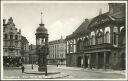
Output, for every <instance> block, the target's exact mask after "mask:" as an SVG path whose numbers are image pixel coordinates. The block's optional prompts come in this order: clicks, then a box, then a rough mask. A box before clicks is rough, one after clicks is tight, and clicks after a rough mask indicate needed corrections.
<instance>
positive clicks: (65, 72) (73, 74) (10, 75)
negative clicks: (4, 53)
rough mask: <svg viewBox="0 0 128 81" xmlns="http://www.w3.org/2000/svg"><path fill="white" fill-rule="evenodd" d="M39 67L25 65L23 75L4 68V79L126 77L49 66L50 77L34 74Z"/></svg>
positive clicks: (106, 72) (100, 71) (14, 70)
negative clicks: (32, 67)
mask: <svg viewBox="0 0 128 81" xmlns="http://www.w3.org/2000/svg"><path fill="white" fill-rule="evenodd" d="M37 69H38V66H37V65H34V69H33V70H32V69H31V65H25V72H26V73H22V72H21V69H20V68H4V74H3V75H4V78H6V79H42V78H48V79H117V78H118V79H124V78H125V75H124V74H121V73H117V72H110V71H103V70H99V71H96V70H89V69H83V68H75V67H66V66H59V67H57V66H55V65H48V73H49V74H48V76H45V75H44V74H38V73H37V74H33V73H32V72H38V71H37ZM50 73H51V74H50Z"/></svg>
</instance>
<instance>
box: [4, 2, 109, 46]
mask: <svg viewBox="0 0 128 81" xmlns="http://www.w3.org/2000/svg"><path fill="white" fill-rule="evenodd" d="M100 9H102V13H105V12H107V11H108V4H107V3H5V4H4V5H3V18H5V19H8V18H9V17H12V18H13V20H14V23H15V25H16V28H18V29H21V34H22V35H23V36H25V37H26V38H27V39H28V41H29V44H35V43H36V39H35V33H36V29H37V28H38V27H39V24H40V23H41V12H43V16H42V18H43V23H44V24H45V28H47V30H48V34H49V41H52V40H56V39H60V38H61V35H62V36H63V38H65V37H66V36H67V35H70V34H72V32H74V31H75V30H76V29H77V28H78V27H79V25H80V24H81V23H82V22H83V21H84V20H85V19H86V18H88V19H91V18H93V17H95V16H97V15H98V14H99V11H100Z"/></svg>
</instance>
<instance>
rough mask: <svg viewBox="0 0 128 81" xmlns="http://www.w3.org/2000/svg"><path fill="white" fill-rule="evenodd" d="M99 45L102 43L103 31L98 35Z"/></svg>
mask: <svg viewBox="0 0 128 81" xmlns="http://www.w3.org/2000/svg"><path fill="white" fill-rule="evenodd" d="M97 43H98V44H101V43H102V32H101V31H99V32H98V34H97Z"/></svg>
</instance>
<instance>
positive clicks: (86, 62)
mask: <svg viewBox="0 0 128 81" xmlns="http://www.w3.org/2000/svg"><path fill="white" fill-rule="evenodd" d="M84 63H85V68H87V67H88V57H87V56H85V62H84Z"/></svg>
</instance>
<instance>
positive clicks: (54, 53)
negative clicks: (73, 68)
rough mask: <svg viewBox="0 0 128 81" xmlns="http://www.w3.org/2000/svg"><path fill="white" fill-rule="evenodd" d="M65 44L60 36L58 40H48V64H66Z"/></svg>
mask: <svg viewBox="0 0 128 81" xmlns="http://www.w3.org/2000/svg"><path fill="white" fill-rule="evenodd" d="M65 48H66V44H65V40H64V39H63V38H62V37H61V39H59V40H54V41H50V42H49V55H48V57H47V58H48V64H66V57H65V56H66V55H65V51H66V49H65Z"/></svg>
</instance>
